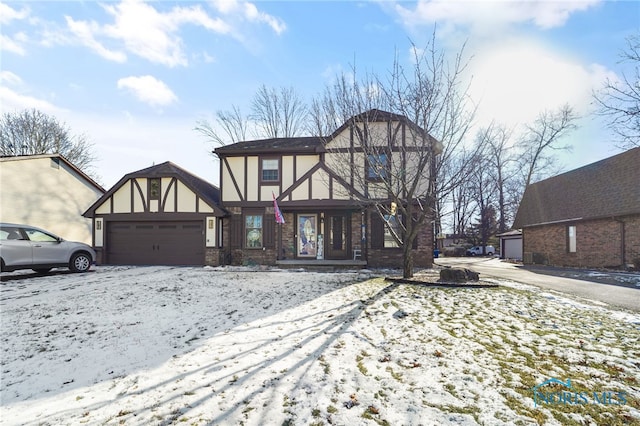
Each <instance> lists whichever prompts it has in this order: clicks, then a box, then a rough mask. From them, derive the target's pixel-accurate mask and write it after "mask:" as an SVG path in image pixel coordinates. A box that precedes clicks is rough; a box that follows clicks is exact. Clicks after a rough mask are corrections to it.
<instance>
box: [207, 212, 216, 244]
mask: <svg viewBox="0 0 640 426" xmlns="http://www.w3.org/2000/svg"><path fill="white" fill-rule="evenodd" d="M217 222H218V221H217V220H216V218H215V217H214V216H207V218H206V220H205V228H206V231H205V238H206V242H205V245H206V246H207V247H215V246H216V224H217Z"/></svg>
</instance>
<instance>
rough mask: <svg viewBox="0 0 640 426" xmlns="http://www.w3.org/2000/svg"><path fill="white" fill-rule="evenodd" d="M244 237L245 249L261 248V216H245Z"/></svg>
mask: <svg viewBox="0 0 640 426" xmlns="http://www.w3.org/2000/svg"><path fill="white" fill-rule="evenodd" d="M244 236H245V240H244V241H245V246H246V247H247V248H262V215H247V216H245V219H244Z"/></svg>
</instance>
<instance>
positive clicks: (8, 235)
mask: <svg viewBox="0 0 640 426" xmlns="http://www.w3.org/2000/svg"><path fill="white" fill-rule="evenodd" d="M21 239H22V234H20V230H19V229H18V228H14V227H10V226H3V227H2V228H0V240H2V241H5V240H21Z"/></svg>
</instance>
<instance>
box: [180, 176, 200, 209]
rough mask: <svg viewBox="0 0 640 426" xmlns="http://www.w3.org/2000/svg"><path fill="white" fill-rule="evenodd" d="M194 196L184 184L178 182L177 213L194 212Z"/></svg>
mask: <svg viewBox="0 0 640 426" xmlns="http://www.w3.org/2000/svg"><path fill="white" fill-rule="evenodd" d="M196 198H197V196H196V194H195V193H194V192H193V191H192V190H190V189H189V188H188V187H187V186H186V185H185V184H184V183H182V182H178V211H179V212H184V213H187V212H195V211H196Z"/></svg>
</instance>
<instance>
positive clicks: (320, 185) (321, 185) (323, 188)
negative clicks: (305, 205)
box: [311, 170, 331, 200]
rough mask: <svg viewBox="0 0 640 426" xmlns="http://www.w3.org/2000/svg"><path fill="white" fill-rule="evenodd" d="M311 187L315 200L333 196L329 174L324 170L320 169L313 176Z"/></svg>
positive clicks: (312, 196)
mask: <svg viewBox="0 0 640 426" xmlns="http://www.w3.org/2000/svg"><path fill="white" fill-rule="evenodd" d="M311 187H312V189H313V194H311V198H312V199H314V200H327V199H329V198H330V197H331V194H330V192H329V175H328V174H327V172H325V171H324V170H318V171H316V172H315V173H314V174H313V175H312V176H311Z"/></svg>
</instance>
